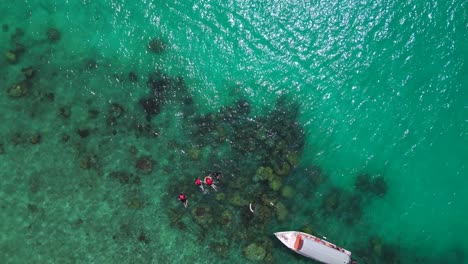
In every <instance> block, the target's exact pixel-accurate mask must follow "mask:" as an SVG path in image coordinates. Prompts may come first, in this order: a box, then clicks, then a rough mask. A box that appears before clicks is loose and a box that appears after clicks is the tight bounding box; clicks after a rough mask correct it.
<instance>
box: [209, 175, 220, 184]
mask: <svg viewBox="0 0 468 264" xmlns="http://www.w3.org/2000/svg"><path fill="white" fill-rule="evenodd" d="M210 176H211V177H212V178H213V179H214V180H215V181H216V183H217V184H218V183H220V178H221V172H213V173H211V174H210Z"/></svg>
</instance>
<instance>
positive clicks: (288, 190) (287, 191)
mask: <svg viewBox="0 0 468 264" xmlns="http://www.w3.org/2000/svg"><path fill="white" fill-rule="evenodd" d="M294 194H295V191H294V189H293V187H291V186H289V185H287V186H284V187H283V188H282V189H281V195H282V196H283V197H284V198H288V199H291V198H293V197H294Z"/></svg>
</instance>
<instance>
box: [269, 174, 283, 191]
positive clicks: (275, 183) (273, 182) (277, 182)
mask: <svg viewBox="0 0 468 264" xmlns="http://www.w3.org/2000/svg"><path fill="white" fill-rule="evenodd" d="M269 185H270V188H271V189H272V190H273V191H278V190H279V189H280V188H281V185H282V183H281V178H280V177H278V176H275V177H273V178H272V179H270V181H269Z"/></svg>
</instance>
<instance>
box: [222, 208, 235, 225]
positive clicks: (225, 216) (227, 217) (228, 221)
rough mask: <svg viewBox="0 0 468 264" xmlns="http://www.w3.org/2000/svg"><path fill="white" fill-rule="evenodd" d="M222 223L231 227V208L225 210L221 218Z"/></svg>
mask: <svg viewBox="0 0 468 264" xmlns="http://www.w3.org/2000/svg"><path fill="white" fill-rule="evenodd" d="M219 221H220V224H221V225H222V226H223V227H229V226H231V224H232V213H231V211H229V210H224V211H223V213H222V214H221V217H220V218H219Z"/></svg>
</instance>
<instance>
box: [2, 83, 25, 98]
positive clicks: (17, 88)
mask: <svg viewBox="0 0 468 264" xmlns="http://www.w3.org/2000/svg"><path fill="white" fill-rule="evenodd" d="M29 88H30V83H29V82H27V81H26V80H23V81H20V82H18V83H16V84H14V85H12V86H10V88H8V90H7V94H8V96H9V97H11V98H21V97H24V96H26V95H27V94H28V92H29Z"/></svg>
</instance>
